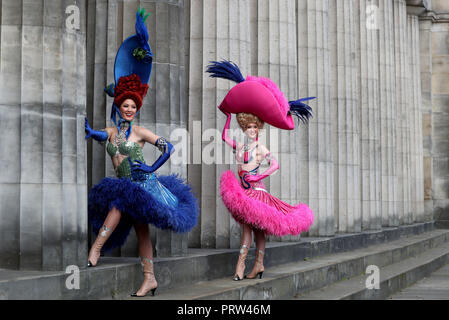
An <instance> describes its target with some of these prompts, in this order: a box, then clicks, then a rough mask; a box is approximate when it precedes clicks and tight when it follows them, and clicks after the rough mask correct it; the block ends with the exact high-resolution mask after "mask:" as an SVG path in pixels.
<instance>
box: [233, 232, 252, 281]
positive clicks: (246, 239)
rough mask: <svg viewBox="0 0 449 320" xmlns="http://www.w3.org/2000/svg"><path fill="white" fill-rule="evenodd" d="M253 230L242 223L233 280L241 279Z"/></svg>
mask: <svg viewBox="0 0 449 320" xmlns="http://www.w3.org/2000/svg"><path fill="white" fill-rule="evenodd" d="M252 235H253V231H252V229H251V227H250V226H249V225H247V224H242V239H241V242H240V254H239V260H238V261H237V265H236V267H235V274H234V280H242V279H243V273H244V272H245V260H246V255H247V254H248V249H249V247H250V245H251V241H252Z"/></svg>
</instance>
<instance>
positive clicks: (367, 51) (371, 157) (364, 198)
mask: <svg viewBox="0 0 449 320" xmlns="http://www.w3.org/2000/svg"><path fill="white" fill-rule="evenodd" d="M370 6H371V7H370ZM373 6H374V7H377V8H378V7H379V1H359V2H356V6H355V11H356V12H359V14H360V17H359V19H358V21H357V25H358V30H359V32H358V34H359V39H358V41H357V42H358V45H359V50H360V64H359V75H360V92H359V95H360V113H359V125H360V179H361V180H360V184H361V214H362V229H364V230H369V229H371V230H374V229H380V228H381V206H380V204H381V202H380V188H381V186H380V182H381V180H380V168H381V166H380V165H381V163H380V131H381V130H382V128H380V127H379V122H380V118H379V116H380V104H379V63H380V59H379V46H378V43H379V31H378V25H376V23H377V24H378V22H379V21H374V22H375V23H374V24H373V25H370V24H369V22H370V19H373V18H372V17H371V16H369V13H370V9H371V8H373ZM367 12H368V14H367ZM374 18H378V16H377V17H374Z"/></svg>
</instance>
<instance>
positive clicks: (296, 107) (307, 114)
mask: <svg viewBox="0 0 449 320" xmlns="http://www.w3.org/2000/svg"><path fill="white" fill-rule="evenodd" d="M312 99H315V97H307V98H302V99H299V100H295V101H289V103H288V104H289V105H290V111H289V112H290V113H291V114H293V115H295V116H297V117H298V119H299V120H300V121H302V122H303V123H307V122H308V121H309V118H311V117H312V108H311V107H310V106H308V105H307V104H305V103H303V101H308V100H312Z"/></svg>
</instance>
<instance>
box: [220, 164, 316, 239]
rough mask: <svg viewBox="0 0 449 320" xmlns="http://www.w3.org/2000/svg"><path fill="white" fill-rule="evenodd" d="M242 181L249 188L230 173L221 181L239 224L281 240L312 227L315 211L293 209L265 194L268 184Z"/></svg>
mask: <svg viewBox="0 0 449 320" xmlns="http://www.w3.org/2000/svg"><path fill="white" fill-rule="evenodd" d="M243 172H245V173H246V171H243ZM241 173H242V172H241ZM241 173H240V176H241V175H242V174H241ZM241 181H242V183H244V186H245V188H244V187H243V186H242V184H241V183H240V181H239V180H237V178H236V177H235V175H234V173H233V172H232V171H230V170H228V171H226V172H224V173H223V175H222V176H221V180H220V193H221V198H222V200H223V202H224V204H225V206H226V207H227V208H228V210H229V211H230V212H231V215H232V216H233V218H234V219H235V220H236V221H237V222H239V223H245V224H249V225H251V226H253V227H254V228H257V229H259V230H263V231H264V232H265V234H267V235H274V236H278V237H281V236H285V235H298V234H300V233H301V232H304V231H307V230H308V229H309V228H310V226H311V225H312V223H313V212H312V210H311V209H310V208H309V207H308V206H307V205H306V204H304V203H299V204H298V205H296V206H291V205H289V204H288V203H286V202H284V201H282V200H280V199H278V198H276V197H274V196H273V195H271V194H269V193H268V192H267V191H263V190H265V185H264V184H263V183H262V182H261V181H260V182H251V183H249V182H247V181H246V180H244V179H243V180H241Z"/></svg>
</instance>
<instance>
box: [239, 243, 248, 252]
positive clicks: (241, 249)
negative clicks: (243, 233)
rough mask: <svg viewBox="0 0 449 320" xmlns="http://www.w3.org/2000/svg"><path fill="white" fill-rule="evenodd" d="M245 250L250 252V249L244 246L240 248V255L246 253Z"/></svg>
mask: <svg viewBox="0 0 449 320" xmlns="http://www.w3.org/2000/svg"><path fill="white" fill-rule="evenodd" d="M243 249H246V250H248V247H247V246H246V244H244V245H242V247H241V248H240V253H244V252H245V251H244V250H243Z"/></svg>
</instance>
